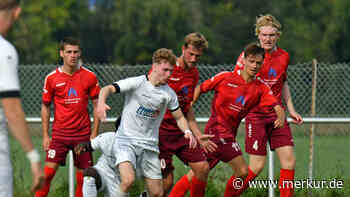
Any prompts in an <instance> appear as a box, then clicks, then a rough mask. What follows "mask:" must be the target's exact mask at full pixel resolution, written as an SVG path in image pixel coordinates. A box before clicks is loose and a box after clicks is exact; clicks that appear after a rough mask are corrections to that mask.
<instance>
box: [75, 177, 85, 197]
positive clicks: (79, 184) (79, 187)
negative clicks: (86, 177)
mask: <svg viewBox="0 0 350 197" xmlns="http://www.w3.org/2000/svg"><path fill="white" fill-rule="evenodd" d="M75 176H76V180H77V188H76V190H75V197H83V172H82V171H77V172H76V174H75Z"/></svg>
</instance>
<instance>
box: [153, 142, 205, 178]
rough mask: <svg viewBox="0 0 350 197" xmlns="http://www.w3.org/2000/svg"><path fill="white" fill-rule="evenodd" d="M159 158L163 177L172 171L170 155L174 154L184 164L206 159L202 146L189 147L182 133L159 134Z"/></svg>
mask: <svg viewBox="0 0 350 197" xmlns="http://www.w3.org/2000/svg"><path fill="white" fill-rule="evenodd" d="M159 151H160V154H159V159H160V164H161V167H162V175H163V177H165V176H167V175H168V174H169V173H171V172H172V171H174V169H175V168H174V166H173V164H172V161H173V159H172V157H173V155H176V156H177V157H178V158H179V159H180V160H181V161H182V162H184V163H185V164H188V163H192V162H201V161H206V159H207V158H206V157H205V154H204V151H203V150H202V148H200V146H199V145H197V147H196V148H190V147H189V140H188V139H186V138H184V135H159Z"/></svg>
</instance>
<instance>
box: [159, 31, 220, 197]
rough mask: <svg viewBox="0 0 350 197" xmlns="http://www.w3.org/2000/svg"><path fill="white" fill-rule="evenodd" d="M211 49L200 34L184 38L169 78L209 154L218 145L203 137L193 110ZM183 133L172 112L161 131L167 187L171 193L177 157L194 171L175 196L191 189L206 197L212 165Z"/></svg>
mask: <svg viewBox="0 0 350 197" xmlns="http://www.w3.org/2000/svg"><path fill="white" fill-rule="evenodd" d="M207 48H208V41H207V40H206V38H205V37H204V36H203V35H202V34H200V33H190V34H188V35H187V36H186V37H185V39H184V45H183V46H182V55H181V56H180V57H179V58H177V61H176V64H175V66H174V71H173V73H172V75H171V76H170V78H169V81H168V84H169V86H170V87H171V88H172V89H173V90H174V91H175V92H176V94H177V97H178V100H179V103H180V108H181V110H182V112H183V113H184V115H185V116H186V119H187V120H188V122H189V126H190V128H191V130H192V131H193V133H194V134H195V136H196V138H197V140H198V142H199V143H200V145H201V146H202V147H203V148H204V150H205V151H210V150H213V149H215V147H216V145H215V144H214V143H213V142H211V141H210V140H208V136H203V135H202V133H201V131H200V130H199V128H198V125H197V123H196V120H195V116H194V112H193V109H192V107H191V102H192V99H193V92H194V89H195V87H196V86H197V83H198V80H199V72H198V70H197V68H196V65H197V63H198V61H199V60H200V57H201V56H202V54H203V51H204V50H205V49H207ZM183 135H184V134H183V132H181V129H180V128H179V127H178V126H177V124H176V121H175V119H174V118H173V116H172V115H171V112H170V111H169V110H168V111H167V112H166V114H165V116H164V119H163V121H162V124H161V125H160V129H159V150H160V160H161V164H162V175H163V187H164V191H165V193H166V194H167V193H168V192H169V190H170V189H171V186H172V185H173V179H174V175H173V171H174V166H173V164H172V156H173V155H176V156H177V157H178V158H180V159H181V160H182V161H183V162H184V163H185V164H187V165H189V166H190V167H191V169H193V171H194V176H193V178H192V179H191V180H189V179H188V178H187V176H184V177H183V178H182V179H181V180H179V181H178V182H177V183H176V184H175V186H174V188H173V190H172V191H171V193H170V195H169V196H171V197H176V196H182V195H183V194H182V193H181V191H182V190H183V187H184V186H186V187H190V185H191V187H190V188H191V189H190V193H191V196H195V197H200V196H204V192H205V187H206V183H207V178H208V173H209V164H208V162H207V161H206V157H205V155H204V152H203V150H202V149H201V147H199V146H197V147H196V148H195V149H191V148H190V147H189V145H188V140H187V139H185V138H184V137H183Z"/></svg>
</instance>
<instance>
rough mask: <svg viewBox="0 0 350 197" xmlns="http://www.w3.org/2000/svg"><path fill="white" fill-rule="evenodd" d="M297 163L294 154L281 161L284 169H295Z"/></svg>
mask: <svg viewBox="0 0 350 197" xmlns="http://www.w3.org/2000/svg"><path fill="white" fill-rule="evenodd" d="M295 163H296V158H295V156H294V154H291V155H288V157H284V159H283V160H281V167H282V168H283V169H290V170H291V169H294V168H295Z"/></svg>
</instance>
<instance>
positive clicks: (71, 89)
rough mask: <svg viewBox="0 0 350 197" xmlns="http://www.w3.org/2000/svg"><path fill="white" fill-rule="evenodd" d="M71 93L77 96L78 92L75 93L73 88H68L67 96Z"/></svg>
mask: <svg viewBox="0 0 350 197" xmlns="http://www.w3.org/2000/svg"><path fill="white" fill-rule="evenodd" d="M72 95H73V96H75V97H77V96H78V93H77V91H76V90H75V89H74V88H69V91H68V96H69V97H71V96H72Z"/></svg>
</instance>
